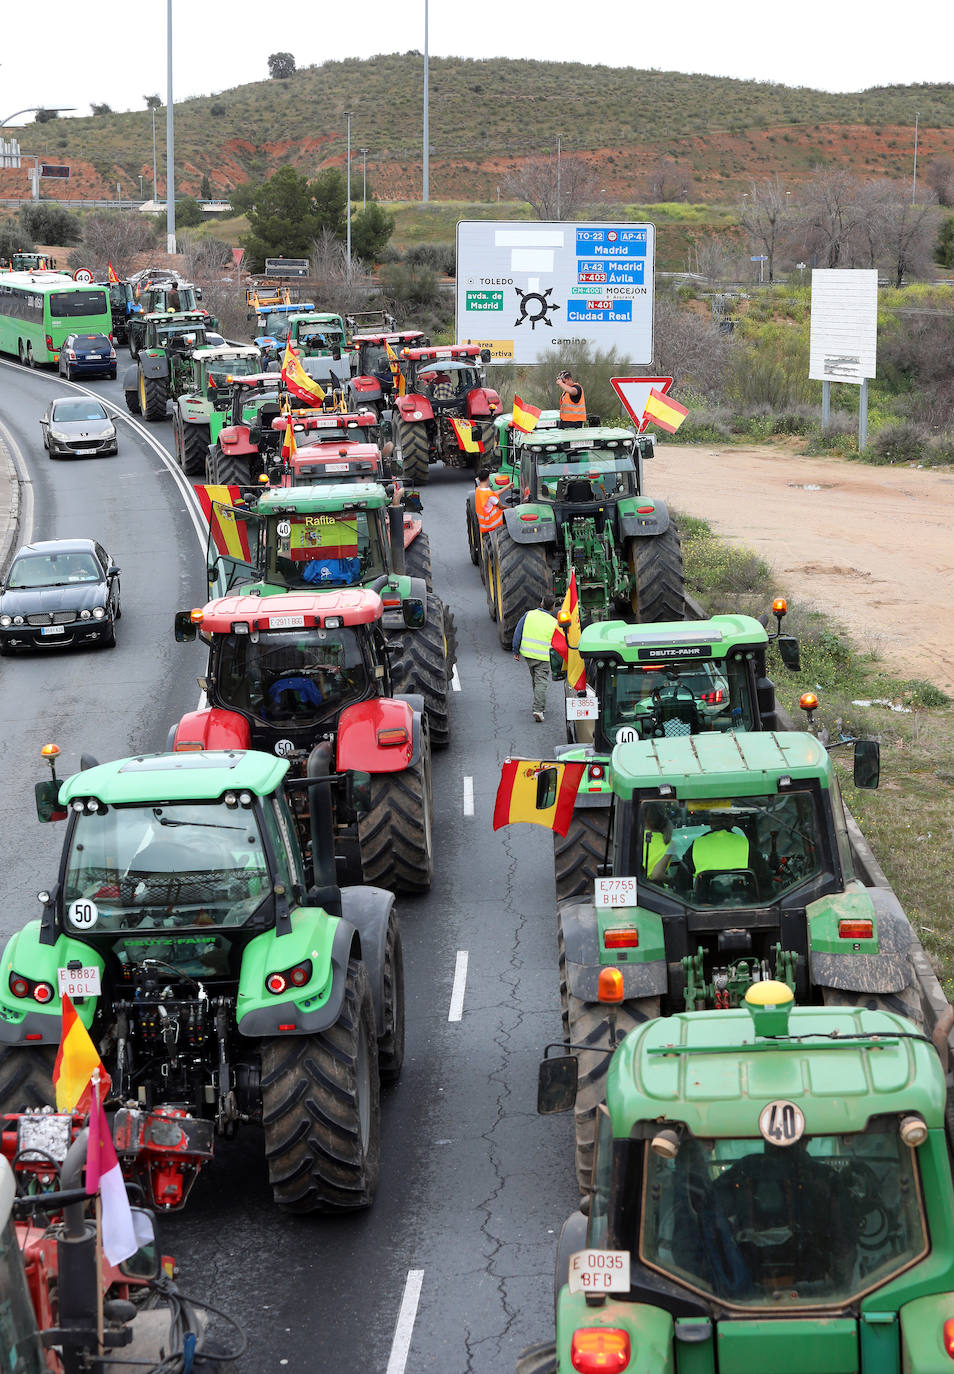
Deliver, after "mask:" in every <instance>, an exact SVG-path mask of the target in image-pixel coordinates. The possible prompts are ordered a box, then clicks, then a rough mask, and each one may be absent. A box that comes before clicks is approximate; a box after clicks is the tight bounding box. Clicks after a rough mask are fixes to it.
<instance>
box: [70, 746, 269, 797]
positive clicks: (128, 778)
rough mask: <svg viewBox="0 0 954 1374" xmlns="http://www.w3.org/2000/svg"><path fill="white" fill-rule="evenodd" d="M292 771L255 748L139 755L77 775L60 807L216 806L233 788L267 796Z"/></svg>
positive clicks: (72, 779) (102, 764) (87, 769)
mask: <svg viewBox="0 0 954 1374" xmlns="http://www.w3.org/2000/svg"><path fill="white" fill-rule="evenodd" d="M287 771H288V761H287V760H286V759H278V758H275V757H274V755H272V754H259V753H255V752H254V751H252V750H251V749H248V750H241V749H236V750H219V749H214V750H213V749H210V750H208V751H203V752H201V753H200V752H196V753H194V754H185V753H183V754H140V755H138V756H137V757H136V758H130V759H116V760H115V762H113V763H101V764H98V765H97V766H96V767H95V768H86V769H84V770H83V772H81V773H74V774H73V776H72V777H71V778H67V779H66V780H65V782H64V783H63V785H62V787H61V788H60V803H61V805H63V806H66V805H67V804H68V803H69V802H71V801H72V800H73V799H74V798H75V797H95V798H96V799H97V801H101V802H104V803H105V804H106V805H107V806H119V805H122V804H123V803H131V804H135V803H137V802H140V803H143V804H151V803H154V802H176V801H213V800H215V799H217V798H218V797H220V796H221V795H222V793H223V792H225V791H230V790H231V789H233V788H244V789H245V790H247V791H249V792H256V793H257V794H258V795H259V796H267V795H268V794H269V793H271V792H274V791H275V789H276V787H278V786H279V784H280V783H281V781H282V778H283V777H284V776H285V774H286V772H287Z"/></svg>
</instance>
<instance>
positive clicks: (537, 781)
mask: <svg viewBox="0 0 954 1374" xmlns="http://www.w3.org/2000/svg"><path fill="white" fill-rule="evenodd" d="M585 772H586V764H585V763H554V762H550V761H549V760H546V759H505V760H504V763H503V767H502V768H501V770H500V785H499V786H498V788H497V800H496V802H495V803H494V829H495V830H499V829H500V827H501V826H503V825H513V824H514V822H515V821H526V822H527V823H528V824H530V825H542V826H543V828H544V829H545V830H553V831H555V832H556V834H558V835H565V834H566V832H567V831H568V830H569V828H570V819H571V817H572V815H573V804H574V802H575V801H576V794H577V792H578V791H579V787H580V782H581V781H582V778H583V774H584V773H585ZM541 779H542V780H541Z"/></svg>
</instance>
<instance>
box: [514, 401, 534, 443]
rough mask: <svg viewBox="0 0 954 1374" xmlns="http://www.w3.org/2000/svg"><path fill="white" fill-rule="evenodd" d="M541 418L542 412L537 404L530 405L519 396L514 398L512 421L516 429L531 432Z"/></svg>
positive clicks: (526, 432)
mask: <svg viewBox="0 0 954 1374" xmlns="http://www.w3.org/2000/svg"><path fill="white" fill-rule="evenodd" d="M539 418H540V412H539V410H538V409H537V407H536V406H532V405H530V404H529V403H528V402H527V401H521V399H520V397H519V396H514V398H513V415H512V417H511V420H510V423H511V424H512V425H513V427H514V429H520V430H522V431H523V433H524V434H529V433H530V431H531V430H532V429H534V428H535V427H536V423H537V421H538V420H539Z"/></svg>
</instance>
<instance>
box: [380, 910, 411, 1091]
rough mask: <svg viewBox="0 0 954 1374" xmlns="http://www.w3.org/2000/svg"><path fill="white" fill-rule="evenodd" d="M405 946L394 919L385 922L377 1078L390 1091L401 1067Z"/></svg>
mask: <svg viewBox="0 0 954 1374" xmlns="http://www.w3.org/2000/svg"><path fill="white" fill-rule="evenodd" d="M404 1019H405V1018H404V946H403V944H402V942H401V931H400V928H399V927H398V923H397V917H396V916H395V915H394V914H393V913H392V915H391V919H390V921H389V922H388V936H387V944H386V946H385V951H384V1029H383V1030H382V1032H381V1034H380V1035H379V1036H378V1077H379V1079H380V1081H381V1086H382V1087H383V1088H389V1087H391V1086H392V1085H393V1084H395V1083H396V1082H397V1081H398V1079H399V1078H400V1077H401V1069H402V1068H403V1067H404Z"/></svg>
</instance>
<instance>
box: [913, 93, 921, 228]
mask: <svg viewBox="0 0 954 1374" xmlns="http://www.w3.org/2000/svg"><path fill="white" fill-rule="evenodd" d="M920 119H921V111H920V110H918V112H917V114H916V115H915V116H914V175H913V176H912V177H911V204H912V205H914V204H915V202H916V201H917V198H918V124H919V122H920Z"/></svg>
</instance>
